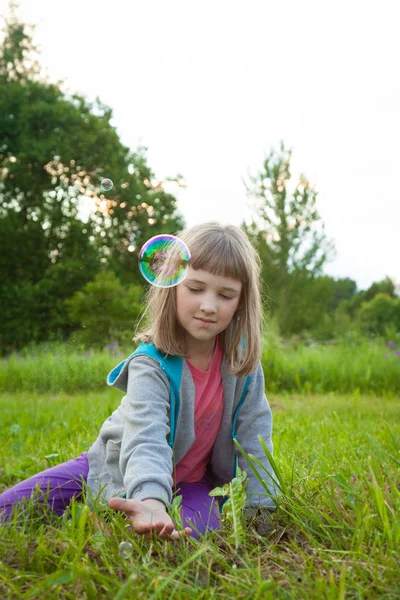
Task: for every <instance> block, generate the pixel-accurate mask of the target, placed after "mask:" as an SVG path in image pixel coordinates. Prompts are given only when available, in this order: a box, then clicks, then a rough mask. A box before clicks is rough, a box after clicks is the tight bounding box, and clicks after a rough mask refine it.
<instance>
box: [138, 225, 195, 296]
mask: <svg viewBox="0 0 400 600" xmlns="http://www.w3.org/2000/svg"><path fill="white" fill-rule="evenodd" d="M190 259H191V255H190V251H189V248H188V247H187V246H186V244H185V242H184V241H182V240H181V239H179V238H178V237H176V236H174V235H168V234H164V233H163V234H161V235H155V236H154V237H152V238H150V239H149V240H148V241H147V242H146V243H145V244H143V246H142V248H141V250H140V252H139V255H138V261H139V269H140V272H141V274H142V275H143V277H144V278H145V279H146V281H148V282H149V283H151V284H152V285H155V286H156V287H165V288H167V287H173V286H174V285H178V283H181V281H183V280H184V279H185V277H186V275H187V273H188V270H189V265H190Z"/></svg>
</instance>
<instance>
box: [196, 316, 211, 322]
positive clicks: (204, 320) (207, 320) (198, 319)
mask: <svg viewBox="0 0 400 600" xmlns="http://www.w3.org/2000/svg"><path fill="white" fill-rule="evenodd" d="M195 319H196V320H197V321H203V323H215V321H210V320H209V319H200V318H199V317H195Z"/></svg>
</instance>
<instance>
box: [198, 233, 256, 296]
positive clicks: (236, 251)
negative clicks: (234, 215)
mask: <svg viewBox="0 0 400 600" xmlns="http://www.w3.org/2000/svg"><path fill="white" fill-rule="evenodd" d="M243 254H244V253H243V251H242V252H240V248H239V247H238V246H237V244H234V243H232V241H231V240H230V239H229V237H228V236H220V237H219V238H217V239H215V237H210V239H207V240H201V242H200V240H198V241H197V243H195V244H193V247H192V248H191V255H192V258H191V261H190V265H191V267H192V268H193V269H194V270H203V271H208V272H209V273H212V274H213V275H217V276H219V277H230V278H231V279H237V280H239V281H241V282H242V284H243V285H246V284H247V283H248V279H249V275H248V267H247V266H246V262H245V260H244V258H245V257H244V255H243Z"/></svg>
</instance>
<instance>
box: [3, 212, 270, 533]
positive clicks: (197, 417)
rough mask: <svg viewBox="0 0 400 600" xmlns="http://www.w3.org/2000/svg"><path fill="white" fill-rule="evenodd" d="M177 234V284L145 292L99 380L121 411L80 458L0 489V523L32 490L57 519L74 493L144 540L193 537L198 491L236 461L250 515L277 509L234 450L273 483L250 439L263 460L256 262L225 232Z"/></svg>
mask: <svg viewBox="0 0 400 600" xmlns="http://www.w3.org/2000/svg"><path fill="white" fill-rule="evenodd" d="M179 238H180V239H181V240H183V241H184V242H185V243H186V245H187V246H188V248H189V250H190V253H191V262H190V267H189V270H188V273H187V275H186V277H185V279H184V280H183V281H181V283H179V284H178V285H176V286H174V287H169V288H165V287H163V288H162V287H156V286H150V288H149V290H148V297H147V305H148V306H147V317H148V321H147V327H145V328H144V330H143V331H142V332H141V333H139V334H137V335H136V336H135V337H134V341H135V342H136V343H137V342H141V344H140V345H139V347H138V349H137V350H136V351H135V353H134V354H133V355H131V356H130V357H128V358H127V359H126V360H125V361H123V362H122V363H120V364H119V365H118V366H117V367H116V368H115V369H114V370H113V371H112V372H111V373H110V374H109V376H108V380H107V382H108V384H109V385H112V386H114V387H117V388H118V389H120V390H122V391H123V392H124V393H125V395H124V397H123V398H122V401H121V404H120V406H119V407H118V408H117V409H116V410H115V411H114V412H113V413H112V415H111V416H110V417H108V419H107V420H106V421H105V422H104V423H103V425H102V427H101V429H100V433H99V436H98V438H97V439H96V441H95V442H94V443H93V444H92V445H91V446H90V448H89V450H88V452H83V454H81V455H80V456H79V457H78V458H75V459H72V460H70V461H68V462H65V463H63V464H60V465H57V466H55V467H52V468H50V469H47V470H45V471H42V472H41V473H38V474H37V475H35V476H33V477H31V478H29V479H27V480H25V481H23V482H21V483H19V484H17V485H15V486H14V487H13V488H11V489H9V490H6V491H5V492H3V493H2V494H1V495H0V514H1V513H2V512H3V518H4V516H5V519H8V518H9V517H10V515H11V512H12V508H13V506H14V505H15V504H16V503H21V501H22V500H23V498H29V497H30V496H31V495H32V494H33V492H34V490H35V488H36V487H37V486H39V489H40V490H41V491H42V492H43V493H46V500H47V502H48V503H49V504H50V505H51V508H52V509H53V510H54V511H55V512H56V514H58V515H61V514H62V513H63V511H64V510H65V509H66V507H67V506H68V504H69V503H70V501H71V498H72V497H73V496H76V497H77V498H79V497H81V495H82V492H83V489H84V488H85V490H86V491H87V492H89V493H88V494H87V495H88V496H91V497H97V498H98V499H99V500H100V501H101V502H105V503H108V505H109V506H110V507H111V508H112V509H114V510H118V511H123V512H124V513H125V514H126V516H127V517H128V518H129V519H130V522H131V528H132V529H133V531H134V532H135V533H137V534H140V535H143V536H144V537H145V538H146V539H151V537H152V534H153V533H155V534H156V535H158V536H159V537H160V538H162V539H171V540H178V539H180V538H183V537H186V536H188V535H192V536H193V537H195V538H196V539H197V538H198V536H199V534H204V533H205V532H206V530H207V529H220V527H221V523H220V512H222V505H223V502H222V501H220V500H218V501H216V499H215V498H213V497H211V496H209V492H210V491H211V490H212V489H213V488H215V487H217V486H222V485H224V483H228V482H230V481H231V480H232V479H233V477H235V476H236V469H237V464H239V466H240V468H241V469H242V470H246V472H247V473H248V485H247V488H246V493H247V499H246V508H248V509H250V508H253V510H254V509H256V507H259V508H260V509H264V510H263V511H261V512H262V513H264V515H265V511H267V513H268V511H274V510H275V509H276V505H275V502H274V496H276V493H277V492H276V488H275V486H274V483H273V481H272V479H271V477H270V476H269V475H268V474H267V473H264V472H262V477H263V479H264V481H265V482H266V484H267V488H268V490H269V492H270V493H269V494H267V493H266V490H265V489H264V487H263V486H262V485H261V484H260V483H259V481H258V479H257V478H256V477H255V475H254V474H253V472H252V470H251V469H250V468H249V467H248V465H247V463H246V461H245V459H244V457H243V456H242V455H241V453H239V452H238V450H237V448H236V446H235V444H234V442H233V438H236V439H237V440H238V442H239V444H240V445H241V446H242V448H243V449H244V450H245V452H247V453H250V454H253V455H254V456H256V457H257V458H258V459H259V460H260V461H261V463H262V464H263V465H264V466H265V468H266V469H267V472H268V473H270V474H271V475H273V472H272V468H271V465H270V464H269V461H268V460H267V459H266V456H265V453H264V451H263V449H262V446H261V444H260V443H259V441H258V439H257V436H258V435H261V436H262V438H263V440H264V441H265V443H266V445H267V447H268V449H269V450H270V452H271V454H272V453H273V444H272V439H271V434H272V415H271V410H270V407H269V404H268V400H267V398H266V396H265V393H264V375H263V370H262V366H261V362H260V355H261V339H262V335H263V327H264V318H263V311H262V302H261V293H260V259H259V256H258V255H257V253H256V251H255V250H254V248H253V246H252V244H251V243H250V241H249V239H248V237H247V235H246V234H245V233H244V231H243V230H242V229H240V228H239V227H236V226H233V225H226V226H223V225H221V224H219V223H217V222H214V221H212V222H208V223H204V224H201V225H198V226H195V227H192V228H189V229H186V230H184V231H183V232H182V233H181V234H180V235H179ZM162 357H164V359H165V362H163V360H164V359H163V358H162ZM169 369H172V370H173V373H174V377H177V378H178V379H177V380H175V383H174V382H173V381H172V380H171V376H170V371H169ZM176 381H178V384H176ZM177 388H179V389H177ZM176 400H177V402H178V406H176V405H175V401H176ZM175 495H182V512H181V518H182V523H183V529H181V530H177V528H176V527H175V524H174V522H173V520H172V519H171V516H170V515H169V513H168V510H169V509H170V508H171V503H172V498H173V496H175ZM43 498H44V496H43V495H42V496H41V497H40V500H41V501H43Z"/></svg>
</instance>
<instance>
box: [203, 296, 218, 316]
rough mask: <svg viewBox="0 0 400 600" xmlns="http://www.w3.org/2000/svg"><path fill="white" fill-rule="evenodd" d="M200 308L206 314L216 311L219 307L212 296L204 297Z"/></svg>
mask: <svg viewBox="0 0 400 600" xmlns="http://www.w3.org/2000/svg"><path fill="white" fill-rule="evenodd" d="M200 310H201V311H202V312H203V313H205V314H206V315H212V314H213V313H215V312H216V310H217V307H216V304H215V301H213V300H212V298H203V299H202V302H201V304H200Z"/></svg>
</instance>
